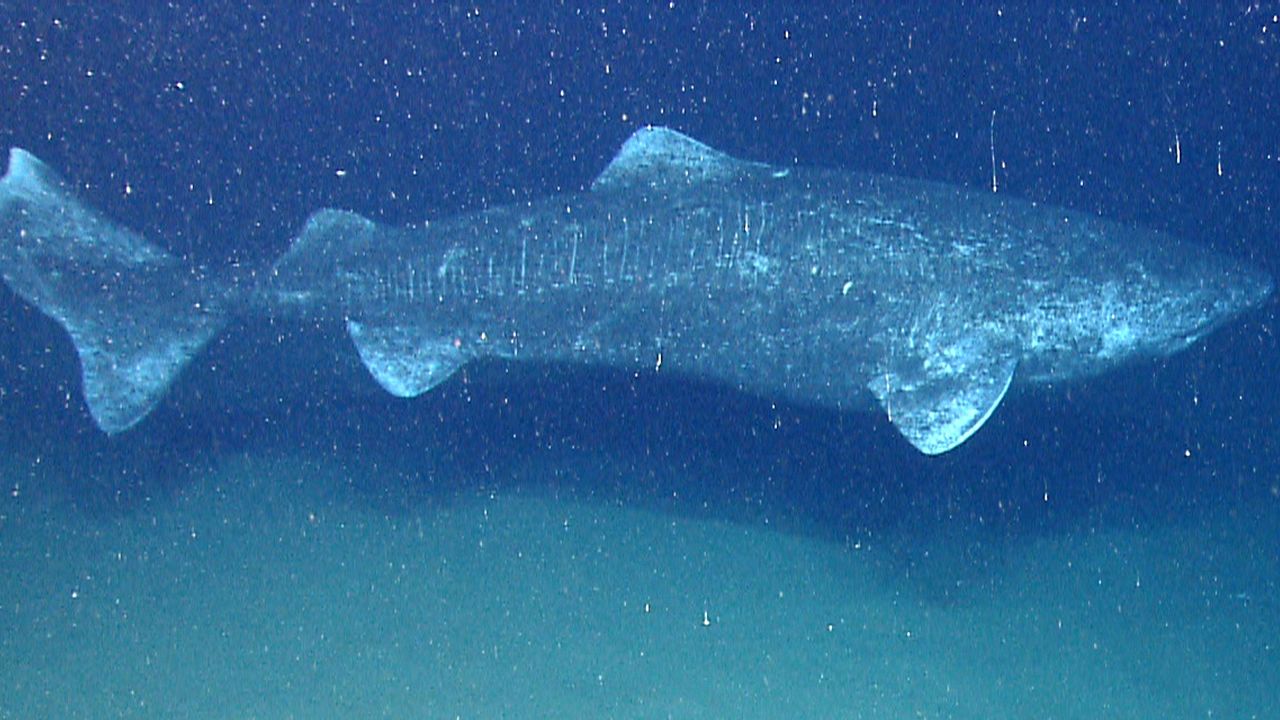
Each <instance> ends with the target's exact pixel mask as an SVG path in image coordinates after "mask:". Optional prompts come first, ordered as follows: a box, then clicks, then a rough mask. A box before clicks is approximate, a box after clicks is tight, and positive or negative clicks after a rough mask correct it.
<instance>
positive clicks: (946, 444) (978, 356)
mask: <svg viewBox="0 0 1280 720" xmlns="http://www.w3.org/2000/svg"><path fill="white" fill-rule="evenodd" d="M949 350H953V351H954V350H955V348H950V349H949ZM1017 365H1018V363H1017V358H1015V357H1013V356H1010V355H995V356H992V355H991V354H986V353H967V352H938V353H935V354H932V355H928V356H922V357H916V358H912V359H909V360H907V361H906V362H900V363H896V364H894V365H892V366H891V367H889V368H888V369H886V370H885V371H884V372H883V373H882V374H881V375H880V377H875V378H872V379H871V380H870V381H868V383H867V386H868V388H870V390H871V392H872V393H873V394H874V395H875V396H876V399H877V400H879V401H880V405H881V407H883V408H884V410H885V412H886V413H887V414H888V416H889V420H890V422H892V423H893V426H894V427H895V428H897V429H898V432H900V433H902V435H903V437H905V438H906V439H907V441H908V442H910V443H911V444H912V445H914V446H915V447H916V449H918V450H919V451H920V452H922V453H924V454H926V455H939V454H942V453H944V452H947V451H948V450H951V449H953V448H955V447H958V446H959V445H960V444H961V443H963V442H964V441H965V440H968V439H969V437H970V436H971V435H973V434H974V433H975V432H977V431H978V428H980V427H982V426H983V424H984V423H986V422H987V419H988V418H990V417H991V414H992V413H993V412H995V409H996V407H997V406H998V405H999V404H1000V401H1001V400H1003V399H1004V396H1005V393H1007V392H1008V391H1009V386H1010V384H1012V382H1013V373H1014V370H1015V369H1016V368H1017Z"/></svg>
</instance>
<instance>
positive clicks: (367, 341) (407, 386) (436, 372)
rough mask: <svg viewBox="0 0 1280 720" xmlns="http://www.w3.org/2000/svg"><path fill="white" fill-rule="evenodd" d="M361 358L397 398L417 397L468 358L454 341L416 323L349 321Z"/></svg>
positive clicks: (384, 386) (447, 376) (443, 378)
mask: <svg viewBox="0 0 1280 720" xmlns="http://www.w3.org/2000/svg"><path fill="white" fill-rule="evenodd" d="M347 333H348V334H350V335H351V340H352V342H354V343H355V345H356V350H357V351H358V352H359V353H360V360H361V361H362V362H363V363H364V366H365V367H366V368H368V369H369V373H370V374H372V375H373V379H374V380H377V381H378V384H379V385H381V386H382V387H383V388H385V389H386V391H387V392H389V393H391V394H392V395H395V396H396V397H417V396H418V395H421V394H422V393H424V392H426V391H428V390H430V389H431V388H433V387H435V386H436V385H439V384H440V383H442V382H444V381H445V380H448V379H449V376H450V375H453V373H454V371H456V370H457V369H458V368H460V367H462V366H463V365H464V364H465V363H466V361H467V357H466V355H465V353H463V352H462V351H461V350H460V349H459V348H458V346H457V344H456V343H454V342H453V340H451V339H449V338H447V337H439V336H437V335H435V334H433V333H431V332H428V331H426V330H423V329H422V328H419V327H416V326H407V325H384V324H375V323H365V322H357V321H355V320H348V321H347Z"/></svg>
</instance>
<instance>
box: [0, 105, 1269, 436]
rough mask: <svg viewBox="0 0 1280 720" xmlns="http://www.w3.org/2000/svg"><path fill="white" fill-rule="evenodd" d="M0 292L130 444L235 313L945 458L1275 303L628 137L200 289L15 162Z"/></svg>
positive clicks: (1230, 265) (1090, 226) (938, 188)
mask: <svg viewBox="0 0 1280 720" xmlns="http://www.w3.org/2000/svg"><path fill="white" fill-rule="evenodd" d="M0 276H3V278H4V280H5V282H6V283H7V284H8V285H9V287H10V288H12V289H13V290H14V291H15V292H16V293H17V294H18V295H19V296H20V297H22V298H23V299H25V300H26V301H27V302H29V303H31V304H32V305H34V306H35V307H37V308H38V309H40V310H41V311H42V312H44V313H45V314H46V315H48V316H49V317H51V318H53V319H54V320H56V321H57V322H58V323H59V324H60V325H61V326H62V327H63V328H65V329H66V331H67V333H68V334H69V335H70V336H71V339H72V341H73V343H74V345H75V349H76V351H77V353H78V355H79V359H80V367H81V372H82V386H83V392H84V396H85V400H86V402H87V405H88V409H89V411H90V413H91V415H92V417H93V419H94V420H95V421H96V423H97V424H98V426H99V427H100V428H101V429H102V430H103V431H105V432H107V433H117V432H121V431H123V430H126V429H127V428H130V427H131V426H133V425H134V424H136V423H137V422H138V421H139V420H141V419H142V418H143V417H145V416H146V415H147V413H148V412H150V411H151V409H152V408H153V407H154V406H155V405H156V403H157V402H159V400H160V399H161V397H162V396H163V395H164V393H165V390H166V388H167V387H168V386H169V385H170V383H171V382H172V381H173V379H174V377H175V376H176V375H177V374H178V373H179V372H180V371H181V369H182V368H183V366H184V365H185V364H186V363H187V362H188V361H189V360H190V359H191V358H192V356H193V355H195V354H196V353H198V352H199V351H200V349H201V347H202V346H203V345H204V344H205V343H207V342H208V341H209V340H210V339H211V338H212V337H214V336H215V335H216V334H217V333H218V332H219V331H220V329H221V328H223V327H224V325H226V323H227V322H228V321H229V320H230V319H231V318H234V317H237V316H244V315H255V314H267V315H269V316H271V317H292V318H301V319H304V320H309V319H316V318H322V317H327V318H337V319H340V320H341V321H343V322H345V326H346V329H347V332H348V334H349V335H350V338H351V340H352V341H353V343H354V345H355V349H356V351H357V352H358V354H359V357H360V359H361V361H362V362H363V364H364V366H365V367H366V368H368V370H369V372H370V373H371V374H372V376H373V377H374V379H376V380H377V382H378V383H379V384H380V385H381V386H382V387H383V388H385V389H386V390H387V391H389V392H391V393H393V394H395V395H398V396H402V397H412V396H417V395H419V394H421V393H424V392H426V391H428V390H430V389H431V388H433V387H435V386H436V385H439V384H440V383H442V382H444V381H445V380H446V379H448V378H449V376H450V375H451V374H453V373H454V372H455V371H456V370H458V368H460V367H461V366H463V365H464V364H466V363H467V362H469V361H471V360H474V359H477V358H483V357H498V358H508V359H511V360H526V359H531V360H539V361H554V362H570V363H592V364H598V365H605V366H612V367H617V368H628V369H646V368H647V369H649V370H651V371H652V370H661V371H664V372H665V371H673V372H678V373H683V374H685V375H687V376H692V377H699V378H706V379H711V380H714V381H717V382H720V383H724V384H727V385H730V386H732V387H735V388H738V389H741V390H742V391H745V392H749V393H754V394H758V395H762V396H765V397H771V398H772V397H776V398H785V399H789V400H792V401H799V402H802V403H816V404H821V405H825V406H830V407H834V408H839V409H859V408H865V409H874V408H875V407H877V406H878V407H879V408H880V410H881V411H882V412H883V413H884V414H885V416H886V417H887V418H888V420H889V421H890V422H891V423H892V425H893V426H894V427H895V428H897V430H898V431H899V432H901V434H902V435H903V436H904V437H905V438H906V439H907V441H908V442H910V443H911V444H912V445H913V446H915V447H916V448H918V449H919V450H920V451H921V452H923V453H926V454H930V455H935V454H939V453H944V452H946V451H948V450H951V449H952V448H955V447H957V446H958V445H960V444H961V443H963V442H965V440H967V439H968V438H969V437H970V436H972V435H973V433H974V432H976V431H977V430H978V429H979V428H981V427H982V425H983V424H984V423H985V422H986V421H987V419H988V418H990V417H991V415H992V413H993V412H994V411H995V409H996V408H997V406H999V404H1000V402H1001V400H1002V399H1003V398H1004V397H1005V394H1006V393H1007V392H1008V390H1009V387H1010V385H1011V384H1012V383H1014V382H1015V381H1017V382H1025V383H1051V382H1057V381H1062V380H1070V379H1073V378H1079V377H1086V376H1091V375H1095V374H1097V373H1100V372H1103V371H1105V370H1107V369H1108V368H1112V367H1115V366H1116V365H1118V364H1121V363H1124V362H1127V361H1130V360H1133V359H1135V358H1141V357H1155V356H1161V355H1167V354H1169V353H1173V352H1176V351H1178V350H1180V349H1183V348H1186V347H1188V346H1189V345H1190V344H1192V343H1193V342H1195V341H1196V340H1198V339H1199V338H1201V337H1203V336H1204V335H1205V334H1206V333H1208V332H1209V331H1211V330H1212V329H1214V328H1215V327H1218V326H1219V325H1221V324H1222V323H1223V322H1224V321H1225V320H1227V319H1228V318H1230V317H1232V316H1233V315H1236V314H1238V313H1240V312H1242V311H1244V310H1246V309H1248V308H1250V307H1253V306H1256V305H1259V304H1260V303H1262V302H1263V301H1264V300H1265V299H1266V298H1267V297H1268V296H1269V295H1270V294H1271V292H1272V281H1271V279H1270V277H1269V276H1268V275H1267V274H1265V273H1264V272H1262V271H1260V270H1258V269H1255V268H1253V267H1250V266H1249V265H1247V264H1245V263H1243V262H1239V261H1236V260H1233V259H1231V258H1228V257H1226V256H1224V255H1221V254H1218V253H1215V252H1212V251H1210V250H1208V249H1206V248H1203V247H1197V246H1195V245H1192V244H1188V243H1185V242H1183V241H1180V240H1176V239H1174V238H1172V237H1170V236H1168V235H1164V234H1161V233H1158V232H1153V231H1149V230H1144V229H1139V228H1134V227H1127V226H1123V225H1119V224H1115V223H1112V222H1108V221H1106V220H1103V219H1099V218H1096V217H1092V216H1089V215H1086V214H1083V213H1079V212H1072V211H1069V210H1062V209H1057V208H1052V207H1044V206H1039V205H1036V204H1034V203H1029V202H1024V201H1020V200H1016V199H1012V198H1008V197H1005V196H1003V195H997V194H994V193H985V192H975V191H971V190H964V189H960V188H956V187H950V186H947V185H941V184H936V183H931V182H924V181H919V180H910V179H904V178H899V177H891V176H883V175H874V174H865V173H856V172H848V171H843V170H834V169H819V168H799V167H777V166H770V165H766V164H762V163H758V162H748V161H744V160H739V159H735V158H733V157H730V156H729V155H726V154H724V153H722V152H719V151H717V150H715V149H712V148H710V147H708V146H706V145H704V144H702V143H699V142H697V141H695V140H693V139H691V138H688V137H686V136H684V135H681V134H679V133H677V132H675V131H673V130H669V129H665V128H659V127H649V128H644V129H641V130H639V131H637V132H636V133H635V134H634V135H632V136H631V138H630V139H629V140H627V142H626V143H625V144H624V145H623V147H622V149H621V150H620V151H619V152H618V154H617V156H616V157H615V158H614V159H613V161H612V162H611V163H610V164H609V165H608V167H606V168H605V170H604V172H603V173H602V174H601V175H600V176H599V177H597V178H596V179H595V181H594V182H592V183H591V185H590V187H589V188H587V189H586V190H584V191H583V192H579V193H572V194H565V195H558V196H554V197H549V198H546V199H543V200H539V201H535V202H530V203H522V204H518V205H512V206H507V207H494V208H490V209H486V210H482V211H479V212H472V213H469V214H464V215H459V216H456V217H453V218H449V219H444V220H439V221H430V222H426V223H424V224H422V225H419V226H414V227H408V228H399V227H387V226H383V225H379V224H377V223H375V222H373V221H371V220H368V219H366V218H364V217H361V216H359V215H357V214H354V213H351V212H345V211H341V210H330V209H326V210H320V211H319V212H317V213H315V214H314V215H312V216H311V217H310V219H308V220H307V222H306V224H305V226H304V227H303V228H302V231H301V232H300V233H299V234H298V236H297V237H296V238H295V239H294V240H293V242H292V245H291V246H290V248H289V249H288V250H287V252H286V253H285V254H284V255H283V256H282V257H281V258H279V259H278V260H277V261H276V262H275V263H274V264H273V265H271V266H270V267H269V268H267V269H265V270H260V271H258V272H255V273H252V274H250V275H247V276H240V277H235V276H231V275H225V276H218V274H216V273H210V272H208V271H207V270H206V269H203V268H200V267H196V266H194V265H191V264H189V263H188V262H186V261H185V260H183V259H181V258H179V257H176V256H174V255H172V254H170V253H168V252H166V251H164V250H163V249H161V248H160V247H158V246H157V245H154V244H152V243H149V242H147V241H146V240H144V239H143V238H142V237H140V236H139V235H137V234H135V233H134V232H132V231H130V230H128V229H126V228H124V227H122V226H120V225H118V224H116V223H113V222H112V221H110V220H108V219H106V218H104V217H102V216H101V215H100V214H98V213H97V212H95V211H94V210H92V209H90V208H89V207H88V206H87V205H86V204H84V203H83V202H82V201H81V200H79V199H78V198H77V197H76V195H75V193H74V192H73V190H72V189H71V186H70V185H68V184H67V183H66V182H65V181H64V180H62V179H61V178H60V177H59V176H58V175H57V174H56V173H54V172H53V171H52V170H51V169H49V168H48V167H47V166H45V165H44V164H43V163H42V162H41V161H40V160H38V159H36V158H35V157H34V156H32V155H31V154H29V153H27V152H25V151H23V150H20V149H14V150H12V151H11V153H10V156H9V166H8V171H7V173H6V174H5V175H4V177H3V179H2V180H0Z"/></svg>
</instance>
